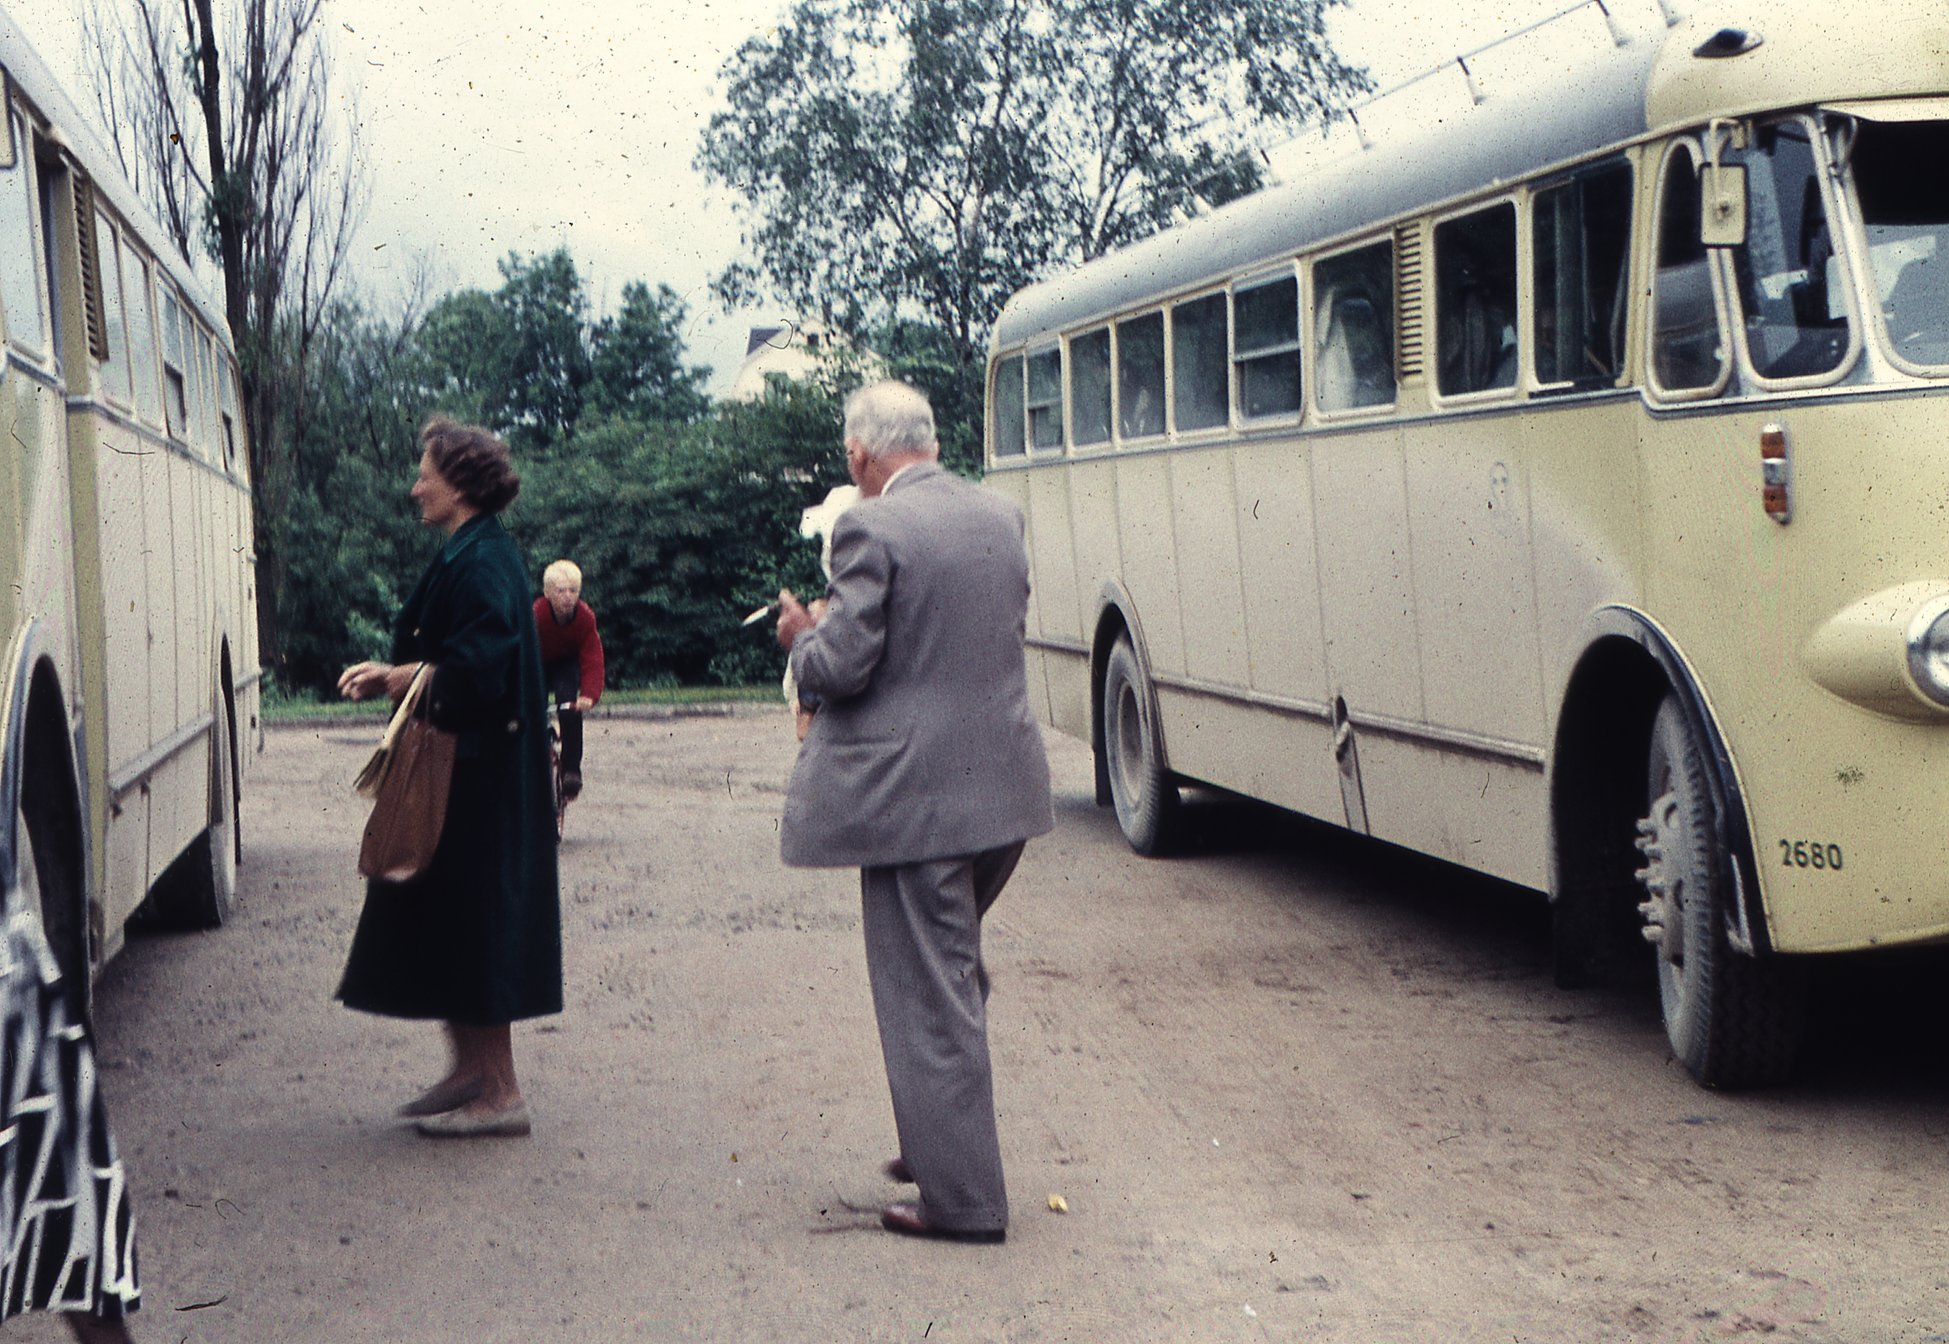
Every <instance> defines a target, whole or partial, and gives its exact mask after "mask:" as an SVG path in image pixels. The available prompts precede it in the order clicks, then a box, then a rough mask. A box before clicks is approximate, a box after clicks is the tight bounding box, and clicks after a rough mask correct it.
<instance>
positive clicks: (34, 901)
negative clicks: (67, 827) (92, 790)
mask: <svg viewBox="0 0 1949 1344" xmlns="http://www.w3.org/2000/svg"><path fill="white" fill-rule="evenodd" d="M54 825H55V822H54V819H53V818H51V817H49V816H47V815H46V814H45V813H44V812H39V811H37V812H36V813H35V814H34V815H33V816H29V815H28V813H27V811H26V809H25V808H24V807H20V808H16V810H15V812H14V864H15V872H14V883H15V886H16V888H17V890H18V891H19V893H20V904H21V908H22V909H23V910H26V911H28V912H30V913H32V914H33V915H34V916H35V917H36V918H37V919H39V920H40V923H41V936H42V937H43V938H44V939H45V940H46V942H47V949H48V952H49V954H50V955H51V956H52V957H53V958H54V964H55V966H56V967H57V968H59V970H60V973H61V987H60V996H61V999H62V1002H64V1003H65V1004H67V1007H68V1021H70V1022H83V1021H86V1020H87V1014H88V1006H89V990H90V984H89V977H90V975H91V970H90V967H89V965H88V934H87V930H88V924H87V914H86V911H85V910H84V909H83V908H82V896H81V875H80V874H79V873H77V872H72V871H70V869H71V868H72V864H71V863H70V862H69V858H70V853H69V851H68V850H67V848H66V847H65V846H63V845H62V844H60V843H59V842H58V841H57V840H56V838H55V835H54V834H53V830H52V827H53V826H54Z"/></svg>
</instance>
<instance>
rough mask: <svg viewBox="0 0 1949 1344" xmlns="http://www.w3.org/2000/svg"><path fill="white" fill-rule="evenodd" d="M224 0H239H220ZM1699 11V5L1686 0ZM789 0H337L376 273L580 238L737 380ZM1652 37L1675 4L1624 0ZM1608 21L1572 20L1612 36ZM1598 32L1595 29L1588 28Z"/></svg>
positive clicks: (1376, 37)
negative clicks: (764, 120) (705, 149)
mask: <svg viewBox="0 0 1949 1344" xmlns="http://www.w3.org/2000/svg"><path fill="white" fill-rule="evenodd" d="M1567 3H1568V0H1494V2H1493V3H1490V2H1485V0H1474V2H1471V0H1355V3H1354V4H1352V5H1349V6H1346V7H1344V8H1341V9H1337V10H1335V11H1334V12H1333V17H1332V19H1331V25H1332V26H1331V29H1330V31H1331V32H1332V33H1333V35H1334V39H1335V42H1336V45H1337V47H1338V48H1339V50H1340V51H1341V53H1342V54H1343V55H1344V56H1345V57H1347V58H1348V59H1350V60H1353V61H1356V62H1359V63H1362V64H1365V65H1366V66H1367V67H1368V68H1369V70H1370V72H1371V73H1372V74H1373V75H1374V77H1375V78H1376V80H1377V81H1378V82H1379V83H1380V84H1381V85H1382V86H1383V87H1386V86H1389V85H1391V84H1394V83H1396V82H1398V81H1400V80H1402V79H1405V78H1407V77H1408V76H1410V75H1414V74H1417V73H1419V72H1420V71H1422V70H1424V69H1426V68H1428V67H1430V66H1432V65H1435V64H1437V63H1439V62H1442V61H1445V60H1447V59H1448V58H1450V57H1452V56H1454V55H1456V54H1457V53H1459V52H1461V51H1464V50H1467V49H1470V48H1473V47H1477V46H1480V45H1482V44H1483V43H1486V42H1489V41H1491V40H1493V39H1494V38H1496V37H1498V36H1500V35H1501V34H1503V33H1506V32H1508V31H1511V30H1512V29H1515V28H1518V27H1521V26H1523V25H1526V24H1529V23H1532V22H1534V21H1535V20H1537V19H1539V18H1542V17H1544V16H1546V15H1549V14H1552V13H1555V12H1557V11H1558V10H1560V9H1563V8H1564V7H1565V6H1566V4H1567ZM0 4H4V5H5V6H6V8H7V9H8V11H9V13H10V14H11V15H12V17H13V19H14V21H15V22H16V23H17V24H19V25H20V26H21V27H22V28H24V29H25V30H26V31H27V33H28V35H29V37H30V38H31V39H32V40H33V41H34V42H35V43H36V45H37V46H39V47H40V49H41V53H42V55H43V56H44V57H45V58H46V59H47V61H48V63H49V65H51V66H52V67H53V68H54V69H55V70H56V72H57V73H68V72H71V71H72V72H74V73H73V75H72V78H73V79H74V84H73V86H72V91H73V93H74V95H75V99H76V101H77V102H79V103H81V104H83V105H84V106H92V103H93V100H92V96H91V95H90V93H89V91H88V90H87V88H86V87H85V85H84V84H83V83H82V82H81V77H80V75H79V73H78V60H79V52H78V47H79V41H80V36H79V34H80V19H79V15H80V13H81V11H82V9H83V7H84V5H85V0H0ZM221 5H222V0H219V8H221ZM1680 7H1681V8H1683V9H1688V10H1689V9H1690V8H1691V7H1692V6H1691V4H1690V3H1688V2H1685V0H1680ZM785 8H786V0H665V2H664V3H662V4H643V3H640V0H579V2H575V3H556V4H544V3H541V2H540V0H424V3H420V2H417V0H326V5H325V13H326V15H327V16H328V20H329V22H330V24H331V27H332V37H333V41H334V44H335V47H336V52H337V59H338V62H339V69H340V72H341V74H342V75H344V76H346V77H347V78H345V79H344V80H343V81H342V82H343V83H344V84H345V85H346V87H347V88H348V89H356V97H357V100H358V108H359V120H360V126H361V134H362V137H363V152H364V155H365V157H366V160H367V164H368V181H369V183H370V190H371V202H370V209H369V214H368V216H367V220H366V224H365V227H364V228H363V230H362V231H361V234H360V237H359V244H358V250H359V278H360V282H361V284H362V285H363V286H364V287H365V288H367V289H369V290H370V291H372V292H373V293H374V294H375V295H376V296H379V297H381V298H386V297H390V296H391V295H392V294H394V293H396V292H397V291H398V290H399V289H400V287H401V286H402V285H403V284H404V281H405V277H407V276H408V275H409V274H410V273H411V271H412V268H413V264H414V260H415V258H416V257H418V256H421V255H425V256H426V257H428V258H429V259H430V260H431V263H432V270H433V275H434V278H435V280H436V283H437V287H438V288H440V289H446V288H453V287H459V286H467V285H473V286H480V287H483V288H490V289H491V288H493V287H495V286H496V285H497V284H498V283H499V276H498V273H497V271H496V269H495V263H496V262H497V261H498V260H499V259H500V258H502V257H504V256H506V255H507V254H508V253H509V252H510V251H514V252H520V253H523V254H532V253H538V252H546V251H549V250H552V249H553V248H555V247H556V246H558V245H565V246H567V247H568V249H569V251H570V253H571V255H573V257H574V258H575V262H576V265H577V267H578V268H579V270H580V272H581V274H582V275H583V277H584V279H585V281H586V282H587V283H588V285H589V289H590V292H591V294H592V295H593V297H594V300H595V302H596V304H597V306H598V309H599V310H601V309H603V308H604V307H605V306H607V305H613V304H614V303H615V302H616V301H617V299H618V296H619V294H620V291H621V289H622V287H623V285H624V284H626V283H628V282H629V281H631V280H644V281H647V282H649V283H651V284H652V285H654V284H657V283H665V284H668V285H670V286H671V287H672V288H673V289H675V290H676V291H678V293H680V294H682V295H683V296H684V298H685V299H686V301H687V302H688V303H689V305H690V312H691V322H692V325H691V331H690V332H689V344H690V349H691V357H692V360H693V362H697V363H704V364H709V365H711V366H712V368H713V370H714V377H713V379H712V390H714V391H721V390H723V389H724V388H725V387H726V386H728V384H729V382H730V380H731V378H732V376H733V375H734V374H735V372H736V370H737V365H738V362H739V360H740V359H741V358H742V356H743V352H744V333H745V329H746V328H747V326H749V324H750V323H751V322H752V321H754V320H759V319H765V318H770V317H775V316H784V315H785V314H774V313H765V312H757V313H739V314H733V315H725V314H723V313H721V312H720V311H719V310H718V309H717V307H716V305H715V304H714V303H713V302H712V301H711V298H710V295H709V293H708V292H707V288H706V287H707V286H708V284H709V282H710V280H711V279H712V277H714V276H715V275H717V274H718V273H719V272H720V271H721V270H722V269H723V268H724V267H725V266H726V265H727V264H728V263H729V262H731V261H733V260H735V259H737V257H738V222H737V217H736V215H735V214H734V213H733V212H732V209H731V203H730V200H729V198H728V197H727V196H726V195H725V194H724V193H723V192H722V191H719V190H714V189H712V188H709V187H708V186H707V185H706V184H705V183H704V181H703V180H702V179H701V178H700V177H698V175H697V174H695V173H694V172H693V171H692V170H691V166H690V165H691V160H692V158H693V157H694V155H695V153H696V147H697V141H698V136H699V134H700V132H701V131H702V129H703V126H704V124H705V122H706V121H708V120H709V118H710V115H711V113H712V111H713V110H714V109H715V108H716V107H717V106H718V98H717V93H716V86H717V75H718V71H719V70H720V68H721V67H722V66H723V64H724V61H725V60H726V59H727V58H728V57H729V56H730V55H731V53H732V52H733V51H735V50H736V48H737V46H738V44H739V43H740V42H742V41H743V40H744V39H745V38H746V37H748V36H750V35H752V34H754V33H758V32H762V31H764V30H765V29H767V28H768V27H770V26H771V25H772V24H773V23H774V22H775V21H776V19H777V18H778V16H779V15H780V14H782V13H783V12H784V10H785ZM1611 8H1612V9H1613V10H1614V11H1616V12H1618V13H1619V14H1620V16H1621V17H1623V19H1624V21H1625V22H1626V23H1627V24H1629V25H1632V26H1634V27H1636V28H1638V29H1639V30H1645V29H1648V28H1650V27H1653V26H1656V18H1657V14H1658V10H1657V4H1656V0H1612V3H1611ZM1599 24H1600V21H1599V20H1597V19H1596V18H1595V17H1594V11H1592V12H1591V14H1590V15H1589V16H1585V17H1579V18H1577V19H1573V20H1571V21H1569V22H1568V24H1567V25H1565V26H1566V27H1568V28H1571V29H1573V30H1575V32H1576V33H1577V34H1579V35H1581V34H1582V33H1583V32H1584V31H1585V30H1586V29H1590V30H1593V31H1595V30H1598V28H1599ZM1583 40H1596V39H1595V38H1592V39H1583Z"/></svg>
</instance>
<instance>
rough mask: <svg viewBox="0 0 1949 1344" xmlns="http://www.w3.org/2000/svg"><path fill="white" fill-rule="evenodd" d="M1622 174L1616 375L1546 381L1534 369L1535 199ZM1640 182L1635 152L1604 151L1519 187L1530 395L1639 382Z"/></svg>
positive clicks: (1602, 390)
mask: <svg viewBox="0 0 1949 1344" xmlns="http://www.w3.org/2000/svg"><path fill="white" fill-rule="evenodd" d="M1614 171H1622V172H1623V174H1624V176H1625V181H1626V190H1625V218H1624V221H1623V223H1624V275H1623V277H1622V279H1620V280H1619V281H1618V285H1619V294H1618V302H1619V303H1620V305H1621V307H1622V312H1621V314H1620V316H1621V317H1622V319H1623V322H1622V326H1621V329H1620V330H1619V331H1618V332H1617V334H1616V336H1617V348H1616V349H1615V350H1614V351H1613V352H1612V354H1613V356H1614V357H1615V358H1616V360H1617V373H1616V374H1615V375H1614V376H1613V377H1612V379H1611V381H1610V382H1608V383H1606V382H1600V381H1590V382H1579V381H1578V380H1577V379H1575V378H1561V379H1551V380H1549V381H1547V382H1546V381H1545V380H1544V379H1543V377H1542V375H1541V374H1539V373H1538V372H1537V371H1536V357H1537V354H1538V353H1539V351H1540V350H1541V348H1542V347H1541V345H1540V344H1539V342H1538V341H1537V337H1536V311H1537V308H1538V306H1539V304H1540V303H1541V299H1542V296H1541V294H1540V293H1539V292H1538V290H1537V287H1536V266H1537V256H1536V247H1537V243H1536V207H1537V202H1538V200H1539V198H1541V197H1543V196H1546V195H1548V194H1549V193H1550V192H1552V191H1559V190H1561V189H1563V188H1564V187H1567V186H1569V185H1571V184H1572V183H1575V182H1580V181H1584V180H1587V179H1589V178H1592V177H1596V176H1599V175H1600V174H1604V173H1609V172H1614ZM1643 182H1644V165H1643V163H1642V162H1641V160H1640V159H1639V158H1638V157H1637V156H1636V155H1635V154H1633V153H1629V152H1626V153H1619V152H1615V151H1610V152H1606V153H1604V154H1603V155H1601V156H1599V157H1597V158H1594V159H1590V160H1587V161H1585V162H1583V163H1579V164H1576V165H1575V166H1573V167H1571V168H1569V169H1567V170H1565V171H1563V172H1559V173H1552V174H1550V175H1549V176H1548V177H1541V178H1538V179H1536V180H1535V181H1533V182H1528V183H1525V184H1524V185H1523V189H1522V190H1521V191H1520V192H1519V193H1518V199H1519V200H1520V201H1521V205H1522V228H1523V234H1522V238H1521V240H1520V241H1521V243H1522V250H1523V283H1524V285H1525V286H1526V288H1527V294H1528V298H1527V299H1526V300H1525V301H1524V304H1523V314H1522V336H1521V340H1522V341H1523V379H1524V386H1525V387H1527V388H1528V389H1529V393H1530V395H1531V396H1533V397H1549V398H1555V397H1567V396H1579V395H1587V394H1590V393H1605V392H1615V391H1618V390H1620V389H1623V388H1628V387H1631V386H1633V385H1634V384H1635V383H1636V382H1637V381H1638V377H1637V371H1636V370H1635V369H1633V368H1632V360H1631V356H1632V351H1633V349H1634V346H1633V343H1632V341H1631V334H1632V332H1631V326H1632V321H1633V319H1634V318H1635V316H1636V310H1637V303H1636V295H1637V294H1638V292H1639V289H1640V282H1639V281H1638V279H1637V276H1638V265H1639V246H1640V244H1639V238H1638V229H1639V225H1638V220H1637V208H1638V202H1639V199H1640V197H1639V192H1640V190H1641V188H1642V184H1643Z"/></svg>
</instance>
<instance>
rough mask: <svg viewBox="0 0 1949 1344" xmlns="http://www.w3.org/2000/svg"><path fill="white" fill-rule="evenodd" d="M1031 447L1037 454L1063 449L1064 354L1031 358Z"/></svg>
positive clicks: (1045, 352)
mask: <svg viewBox="0 0 1949 1344" xmlns="http://www.w3.org/2000/svg"><path fill="white" fill-rule="evenodd" d="M1028 394H1029V447H1030V448H1032V449H1033V450H1035V451H1036V452H1045V451H1047V450H1048V449H1051V448H1060V447H1062V351H1061V350H1060V349H1057V350H1043V351H1041V352H1039V353H1037V354H1032V355H1030V356H1029V362H1028Z"/></svg>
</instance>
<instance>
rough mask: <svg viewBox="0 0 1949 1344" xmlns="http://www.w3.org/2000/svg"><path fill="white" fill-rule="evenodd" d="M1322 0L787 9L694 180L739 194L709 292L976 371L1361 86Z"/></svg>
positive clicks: (736, 73) (1248, 177)
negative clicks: (1064, 292)
mask: <svg viewBox="0 0 1949 1344" xmlns="http://www.w3.org/2000/svg"><path fill="white" fill-rule="evenodd" d="M1336 3H1339V0H797V3H795V4H794V5H793V7H792V9H791V11H790V12H789V14H788V15H787V16H786V18H785V20H784V21H783V23H781V24H780V26H779V27H778V28H777V29H776V30H774V31H773V32H771V33H769V34H767V35H766V36H763V37H755V38H752V39H751V40H749V41H747V42H746V43H745V44H744V45H743V46H742V47H741V48H739V50H738V52H737V54H736V55H735V56H733V57H732V58H731V60H730V61H729V62H728V63H727V64H726V66H725V68H724V71H723V77H724V82H725V86H726V98H727V102H728V107H727V108H726V109H725V110H723V111H721V112H719V113H717V114H716V115H715V116H713V117H712V119H711V121H710V124H709V126H708V127H707V128H706V130H705V132H704V136H703V141H702V145H701V147H700V149H699V152H698V156H697V163H698V166H699V167H700V168H701V169H702V170H703V171H705V172H706V173H707V174H709V175H710V176H711V177H713V178H715V179H716V180H718V181H720V182H722V183H724V184H725V185H727V186H729V187H731V188H732V189H733V190H735V191H736V192H738V193H739V194H740V195H741V196H742V197H743V198H744V203H745V209H746V212H747V215H748V222H749V228H748V234H747V239H746V242H747V244H748V246H749V248H750V250H751V251H752V253H753V254H754V256H753V260H752V261H751V262H749V263H745V264H741V265H738V266H734V267H732V268H731V269H730V270H729V271H727V272H726V273H725V275H724V276H723V277H721V278H720V280H719V282H718V289H719V292H720V293H721V294H722V295H723V296H724V297H725V298H726V299H727V300H730V301H734V302H743V301H749V300H751V299H754V298H756V297H757V296H758V295H759V293H760V291H764V290H769V291H770V292H772V293H774V294H775V295H776V296H778V297H780V298H782V299H784V300H786V301H787V302H790V303H792V304H794V305H796V306H797V307H798V308H799V309H800V310H801V311H803V312H806V313H808V314H813V313H816V314H818V315H819V316H821V317H823V318H824V319H825V320H826V321H827V322H829V323H831V324H833V325H834V326H836V327H838V328H839V329H841V330H845V331H848V332H852V333H854V334H860V333H863V332H865V331H867V330H868V329H870V328H872V327H876V326H880V325H882V324H884V323H886V322H888V321H890V320H893V319H898V318H911V317H916V316H924V317H925V318H926V319H928V320H929V321H931V322H932V323H933V324H934V325H936V326H937V327H939V328H940V330H941V331H942V332H943V333H944V334H945V336H946V338H947V341H948V343H949V348H950V350H951V351H952V353H953V357H954V359H955V362H956V363H957V364H958V365H959V366H961V367H962V368H964V369H965V368H969V367H972V366H974V365H977V364H978V363H979V362H980V356H981V347H982V344H983V342H984V341H985V339H986V335H987V331H988V328H989V326H990V324H991V323H992V322H993V320H994V317H995V315H996V314H997V313H998V312H999V311H1000V308H1001V305H1002V302H1003V301H1004V300H1005V299H1006V298H1007V296H1008V295H1009V294H1011V293H1013V292H1014V291H1015V290H1016V289H1019V288H1020V287H1022V286H1023V285H1024V284H1026V283H1028V282H1029V281H1031V280H1033V279H1035V278H1037V277H1038V276H1040V275H1042V274H1045V273H1046V272H1047V271H1049V270H1050V269H1051V268H1053V267H1055V266H1057V265H1063V264H1069V263H1073V262H1076V261H1081V260H1087V259H1089V258H1092V257H1096V256H1100V255H1102V254H1103V253H1105V252H1107V251H1109V250H1110V249H1112V248H1115V247H1118V246H1121V245H1123V244H1125V243H1128V242H1132V241H1134V240H1136V239H1138V238H1141V237H1143V236H1145V235H1147V234H1149V233H1152V232H1155V231H1156V230H1157V229H1159V228H1161V227H1162V226H1164V225H1165V224H1167V223H1168V222H1169V221H1170V220H1171V219H1172V218H1174V217H1175V216H1176V215H1177V213H1178V212H1180V211H1183V210H1185V209H1187V208H1192V207H1193V206H1194V205H1195V204H1196V202H1197V201H1198V200H1199V199H1204V200H1214V201H1215V200H1222V199H1225V198H1228V197H1230V196H1234V195H1237V194H1240V193H1242V192H1244V191H1248V190H1251V189H1253V188H1255V187H1256V186H1257V184H1258V181H1259V176H1258V172H1257V169H1256V166H1255V164H1254V160H1253V159H1252V157H1251V156H1250V155H1249V153H1247V151H1248V149H1249V147H1250V146H1251V145H1252V144H1253V143H1255V142H1256V140H1257V139H1258V138H1260V137H1261V136H1262V135H1263V134H1265V133H1266V132H1267V131H1268V129H1281V130H1284V129H1290V128H1293V127H1295V126H1297V125H1298V124H1300V123H1302V122H1305V121H1307V120H1310V119H1316V118H1321V117H1325V116H1329V115H1331V114H1332V112H1333V110H1334V109H1335V108H1336V107H1338V106H1339V105H1341V104H1342V103H1343V102H1344V100H1345V99H1346V98H1347V97H1349V96H1350V95H1352V94H1354V93H1356V92H1359V91H1361V90H1363V89H1365V88H1366V87H1367V80H1366V76H1365V75H1364V74H1363V73H1362V72H1360V71H1359V70H1357V69H1355V68H1353V67H1350V66H1348V65H1346V64H1344V63H1343V62H1341V61H1340V59H1339V58H1338V57H1337V56H1336V55H1334V53H1333V51H1332V48H1331V47H1330V45H1329V44H1328V42H1327V37H1326V27H1325V21H1326V11H1327V10H1328V8H1329V7H1330V6H1331V5H1333V4H1336Z"/></svg>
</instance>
